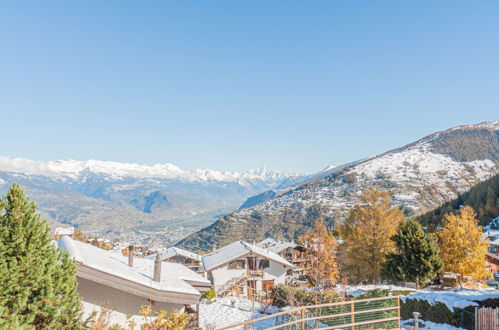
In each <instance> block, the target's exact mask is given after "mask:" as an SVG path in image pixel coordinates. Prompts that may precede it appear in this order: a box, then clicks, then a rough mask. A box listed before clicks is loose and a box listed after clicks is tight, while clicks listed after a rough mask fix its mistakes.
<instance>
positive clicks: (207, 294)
mask: <svg viewBox="0 0 499 330" xmlns="http://www.w3.org/2000/svg"><path fill="white" fill-rule="evenodd" d="M216 296H217V294H216V293H215V290H213V289H209V290H208V291H205V292H203V295H202V296H201V298H203V299H208V301H210V300H212V299H213V298H215V297H216Z"/></svg>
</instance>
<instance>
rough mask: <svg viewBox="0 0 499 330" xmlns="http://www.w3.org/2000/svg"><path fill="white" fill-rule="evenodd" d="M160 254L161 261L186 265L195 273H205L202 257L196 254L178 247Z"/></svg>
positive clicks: (170, 248)
mask: <svg viewBox="0 0 499 330" xmlns="http://www.w3.org/2000/svg"><path fill="white" fill-rule="evenodd" d="M158 254H159V258H160V260H161V261H167V262H175V263H178V264H181V265H184V266H186V267H187V268H189V269H191V270H193V271H195V272H201V273H203V272H204V269H203V267H202V266H201V256H200V255H199V254H196V253H194V252H190V251H186V250H184V249H181V248H178V247H169V248H168V249H166V250H163V251H159V252H158ZM154 256H155V255H154Z"/></svg>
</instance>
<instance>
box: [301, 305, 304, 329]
mask: <svg viewBox="0 0 499 330" xmlns="http://www.w3.org/2000/svg"><path fill="white" fill-rule="evenodd" d="M300 312H301V330H305V308H303V307H302V308H301V311H300Z"/></svg>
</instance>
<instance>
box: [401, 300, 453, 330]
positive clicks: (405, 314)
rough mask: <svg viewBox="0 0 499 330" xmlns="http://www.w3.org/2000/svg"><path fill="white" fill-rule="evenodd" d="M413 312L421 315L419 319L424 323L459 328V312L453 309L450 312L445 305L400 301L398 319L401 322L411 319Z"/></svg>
mask: <svg viewBox="0 0 499 330" xmlns="http://www.w3.org/2000/svg"><path fill="white" fill-rule="evenodd" d="M413 312H419V313H421V318H422V319H423V320H425V321H432V322H436V323H446V324H451V325H454V326H459V317H460V313H461V310H460V309H459V308H455V309H454V311H451V310H450V309H449V308H448V307H447V306H446V305H445V304H443V303H440V302H439V303H436V304H435V305H431V304H430V303H429V302H428V301H426V300H419V299H405V302H404V301H402V300H401V301H400V317H401V318H402V319H403V320H408V319H411V318H413V316H412V313H413Z"/></svg>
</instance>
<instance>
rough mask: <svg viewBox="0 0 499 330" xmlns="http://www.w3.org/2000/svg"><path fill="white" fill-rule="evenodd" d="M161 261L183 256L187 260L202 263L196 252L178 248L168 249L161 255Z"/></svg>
mask: <svg viewBox="0 0 499 330" xmlns="http://www.w3.org/2000/svg"><path fill="white" fill-rule="evenodd" d="M159 256H160V258H161V260H164V259H168V258H171V257H174V256H182V257H185V258H189V259H193V260H198V261H201V256H200V255H199V254H196V253H194V252H190V251H187V250H184V249H181V248H178V247H174V246H172V247H169V248H168V249H166V250H164V251H162V252H160V253H159Z"/></svg>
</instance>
